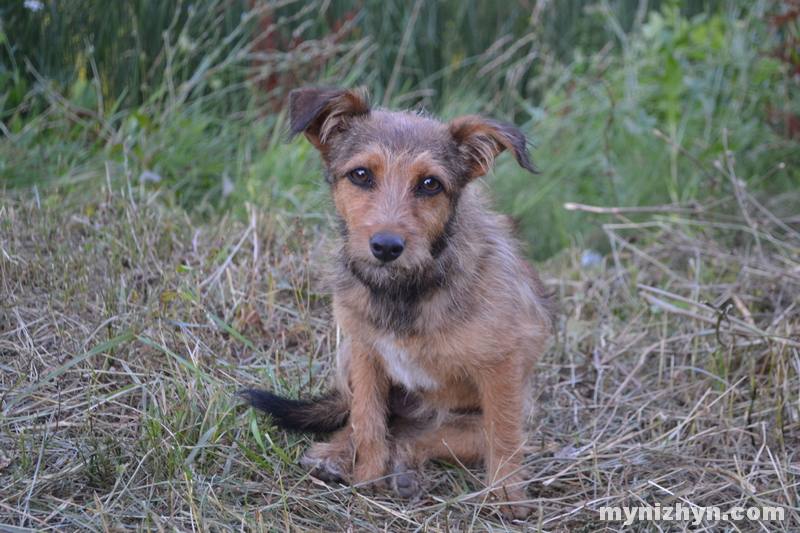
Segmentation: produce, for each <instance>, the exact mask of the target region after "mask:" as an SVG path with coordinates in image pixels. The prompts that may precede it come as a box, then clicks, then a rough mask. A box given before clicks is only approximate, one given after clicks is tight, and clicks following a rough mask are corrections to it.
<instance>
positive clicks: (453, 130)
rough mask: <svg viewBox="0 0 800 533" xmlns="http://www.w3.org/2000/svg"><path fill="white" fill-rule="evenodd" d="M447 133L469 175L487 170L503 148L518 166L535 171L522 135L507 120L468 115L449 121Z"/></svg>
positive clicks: (473, 176) (474, 176)
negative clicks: (453, 142) (462, 159)
mask: <svg viewBox="0 0 800 533" xmlns="http://www.w3.org/2000/svg"><path fill="white" fill-rule="evenodd" d="M450 135H451V136H452V137H453V140H455V141H456V144H458V149H459V151H460V152H461V154H462V156H463V157H464V159H465V160H466V165H467V168H468V171H469V174H470V178H477V177H479V176H483V175H484V174H486V173H487V172H489V170H491V168H492V165H493V164H494V158H495V157H497V156H498V155H499V154H500V153H501V152H502V151H503V150H508V151H509V152H511V153H512V154H513V155H514V158H515V159H516V160H517V163H519V166H521V167H522V168H524V169H525V170H527V171H528V172H531V173H533V174H536V170H535V169H534V168H533V163H531V160H530V156H529V155H528V148H527V146H526V141H525V135H523V134H522V132H521V131H519V129H517V128H516V127H515V126H512V125H511V124H507V123H505V122H501V121H499V120H493V119H490V118H484V117H479V116H477V115H468V116H466V117H461V118H457V119H455V120H453V121H452V122H450Z"/></svg>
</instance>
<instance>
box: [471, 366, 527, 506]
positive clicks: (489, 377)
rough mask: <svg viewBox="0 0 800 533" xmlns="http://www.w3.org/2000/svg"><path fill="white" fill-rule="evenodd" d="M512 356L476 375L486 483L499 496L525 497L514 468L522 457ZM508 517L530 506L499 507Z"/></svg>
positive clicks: (517, 377) (519, 385)
mask: <svg viewBox="0 0 800 533" xmlns="http://www.w3.org/2000/svg"><path fill="white" fill-rule="evenodd" d="M514 362H515V358H513V357H509V358H507V359H506V360H505V361H503V362H502V363H500V364H498V365H496V366H494V367H493V368H492V369H491V371H487V372H486V373H484V374H483V375H482V376H480V378H479V387H480V392H481V407H482V410H483V430H484V432H485V433H486V442H487V446H486V476H487V479H486V481H487V485H490V486H492V487H493V489H492V492H493V493H494V494H495V495H496V496H497V497H498V498H499V499H501V500H506V501H511V502H515V501H520V500H524V499H525V484H524V482H523V478H522V475H520V473H519V472H518V470H519V469H520V461H521V460H522V456H523V453H522V445H523V436H522V396H523V389H524V387H523V377H522V372H521V371H520V369H518V368H517V365H515V364H513V363H514ZM502 512H503V514H504V515H505V516H506V517H507V518H510V519H524V518H527V517H528V515H530V512H531V510H530V509H529V508H527V507H523V506H520V505H508V506H504V507H503V508H502Z"/></svg>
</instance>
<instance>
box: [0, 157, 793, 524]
mask: <svg viewBox="0 0 800 533" xmlns="http://www.w3.org/2000/svg"><path fill="white" fill-rule="evenodd" d="M722 170H725V172H726V173H728V174H730V178H731V181H730V183H733V184H734V185H733V186H731V187H732V188H731V187H729V190H735V194H732V195H731V196H730V197H721V198H720V200H718V201H717V202H716V204H715V205H686V206H668V207H665V208H661V209H660V211H661V212H660V213H658V212H656V213H654V214H652V216H651V217H650V218H648V219H646V220H639V221H638V222H636V223H634V222H631V221H628V220H626V219H624V218H623V217H624V216H625V215H626V213H620V212H618V213H616V214H613V216H614V217H616V220H615V221H614V222H613V223H609V224H606V225H604V226H603V227H604V229H605V230H606V232H607V233H608V235H609V237H610V238H611V241H612V243H613V247H614V252H612V253H611V254H609V255H608V256H606V257H604V258H603V260H602V261H601V262H599V264H592V262H591V261H589V262H588V263H587V261H582V258H581V255H580V253H579V251H574V250H573V251H570V252H567V253H564V254H562V255H560V256H558V257H557V258H555V259H553V260H551V261H550V262H549V263H548V264H547V265H545V266H544V268H543V270H544V272H545V276H546V277H547V278H549V283H550V285H551V286H552V287H553V288H554V289H556V291H557V292H558V294H559V297H560V301H561V305H562V311H563V314H562V317H563V318H562V322H561V325H560V328H559V332H558V336H557V341H556V342H555V343H554V346H553V347H552V349H551V350H549V351H548V352H547V355H546V356H545V357H544V359H543V360H542V361H541V362H540V372H539V375H540V381H541V385H542V386H541V388H540V394H539V397H538V399H537V401H536V403H535V406H536V410H535V412H534V413H532V417H531V422H532V423H531V427H532V429H531V432H530V442H529V444H530V449H531V453H530V455H529V456H528V460H527V462H526V468H527V470H526V471H527V472H528V474H529V477H530V479H531V484H530V488H529V494H530V496H531V499H532V503H533V505H534V506H535V507H536V509H537V511H536V513H535V515H534V517H533V518H532V519H531V520H530V521H529V523H527V524H504V523H503V522H502V521H501V520H500V519H499V518H498V517H497V516H496V515H494V514H492V513H491V507H490V506H487V505H485V502H484V497H485V496H484V495H485V492H484V491H482V487H481V486H480V484H479V483H477V482H476V481H475V479H476V478H475V474H476V472H473V471H470V470H467V469H464V468H459V467H456V466H452V465H451V466H448V465H442V464H437V465H433V466H432V467H431V468H430V469H429V471H428V473H429V474H430V480H431V481H430V490H429V497H428V498H427V499H424V500H423V501H421V502H419V503H417V504H415V505H414V506H409V505H407V504H406V503H404V502H399V501H395V500H394V499H393V498H392V497H391V496H390V495H387V494H372V493H370V492H367V491H363V490H360V489H358V488H355V489H353V488H349V487H339V486H328V485H325V484H323V483H321V482H318V481H315V480H313V479H309V478H308V477H307V476H306V475H305V474H304V472H302V471H301V470H300V468H298V467H297V466H296V463H297V459H298V458H299V456H300V455H301V453H302V451H303V449H304V448H305V447H306V445H307V444H308V442H309V439H310V437H307V436H302V435H292V434H285V433H283V432H280V431H276V430H274V429H272V428H269V427H268V425H267V424H266V423H265V422H264V420H263V419H262V417H260V416H258V415H256V414H254V413H253V412H251V411H250V410H248V409H245V408H243V407H242V406H241V405H240V403H239V402H238V401H237V399H236V398H235V396H234V392H235V391H236V390H237V389H240V388H244V387H249V386H253V385H258V384H261V385H264V386H268V387H271V388H273V389H277V390H278V391H279V392H283V393H289V394H299V395H307V394H312V393H314V392H316V391H318V390H320V389H321V388H323V387H324V378H325V376H326V374H327V372H328V371H329V369H330V361H331V355H332V353H333V352H334V350H335V345H336V342H337V338H336V330H335V329H333V326H332V324H331V318H330V313H329V300H328V298H327V297H326V296H324V288H322V286H321V284H320V283H319V282H318V281H317V280H318V279H319V275H320V273H321V272H322V271H323V270H324V267H323V266H322V264H321V261H324V258H325V256H326V253H325V251H326V247H327V244H326V235H327V232H326V230H325V229H324V228H325V227H326V226H327V222H326V221H324V220H319V219H310V220H305V222H303V223H302V224H301V223H300V221H299V219H292V218H287V217H284V216H282V215H279V214H275V213H274V212H268V211H267V210H265V209H263V208H262V209H258V208H256V207H251V208H250V214H251V216H250V221H249V224H247V225H243V224H241V223H237V222H234V221H230V220H228V219H226V218H222V219H220V220H214V221H212V222H211V223H203V224H200V223H196V222H194V221H193V220H192V219H191V218H190V217H188V216H186V215H185V214H184V213H182V212H180V211H178V210H175V209H173V208H168V207H165V206H164V204H163V203H162V202H160V201H159V199H158V197H157V195H154V194H152V193H150V192H147V191H144V190H136V189H134V190H131V189H130V187H123V188H121V189H113V190H109V189H110V187H109V186H106V187H104V188H103V190H98V191H96V192H94V193H84V194H81V195H75V194H70V195H62V194H59V193H58V191H49V192H47V193H42V192H35V193H34V192H31V193H25V194H11V193H8V192H6V193H3V194H2V196H0V198H1V199H2V202H1V203H0V369H1V370H2V371H1V372H0V402H2V403H0V407H1V408H2V412H1V413H0V428H1V429H2V432H0V531H3V532H5V531H28V530H49V531H129V530H130V531H140V530H141V531H143V530H146V531H187V532H188V531H362V530H363V531H373V530H374V531H443V532H444V531H504V530H513V531H518V530H519V531H525V530H527V531H535V530H539V529H541V530H543V531H606V530H607V531H623V530H636V531H685V530H692V531H792V530H793V531H797V528H798V527H800V502H799V501H798V493H799V492H800V491H799V490H798V487H800V466H798V465H800V459H798V454H800V336H798V335H799V334H800V234H798V231H800V220H798V219H797V217H795V218H794V219H791V218H789V219H787V218H784V219H779V218H778V217H777V216H776V215H773V214H772V211H770V210H768V208H769V209H773V206H766V207H765V206H761V205H760V204H757V203H756V202H755V200H754V199H753V198H752V197H750V196H749V195H748V193H747V190H746V189H745V188H744V187H742V186H741V184H740V182H738V181H737V180H736V179H735V176H733V175H732V169H722ZM111 174H112V176H111V177H112V178H113V177H114V171H113V169H112V172H111ZM723 175H724V174H723ZM109 183H111V180H110V181H109ZM721 190H722V189H721ZM795 200H796V198H795ZM737 206H738V207H737ZM572 207H573V208H575V207H577V208H581V206H572ZM734 208H735V209H734ZM583 209H588V208H586V207H583ZM594 210H595V211H598V210H597V209H594ZM599 211H601V212H604V211H606V212H607V210H599ZM776 212H778V211H776ZM724 213H727V214H724ZM638 216H641V215H638ZM584 259H585V258H584ZM667 501H671V502H673V503H674V502H677V501H680V502H683V503H684V504H693V505H699V506H719V507H720V508H722V509H723V510H727V509H728V508H730V507H733V506H742V507H750V506H771V505H775V506H783V507H785V509H786V519H785V520H784V521H783V522H761V523H759V522H752V521H747V520H744V521H741V522H719V523H717V522H714V521H707V520H706V521H703V522H702V523H701V524H698V525H693V524H691V523H687V522H682V521H680V522H670V523H664V522H647V521H643V522H635V523H634V524H633V525H631V526H630V527H626V526H623V524H622V523H620V522H600V521H599V514H598V512H597V509H598V508H599V507H600V506H603V505H609V506H610V505H632V506H639V505H643V504H644V503H648V504H650V505H653V504H654V503H655V502H667Z"/></svg>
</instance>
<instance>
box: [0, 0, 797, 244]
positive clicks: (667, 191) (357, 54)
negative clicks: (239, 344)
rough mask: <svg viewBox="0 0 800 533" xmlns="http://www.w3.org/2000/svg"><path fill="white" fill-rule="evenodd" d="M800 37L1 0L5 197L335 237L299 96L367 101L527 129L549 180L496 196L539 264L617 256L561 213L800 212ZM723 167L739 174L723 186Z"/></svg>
mask: <svg viewBox="0 0 800 533" xmlns="http://www.w3.org/2000/svg"><path fill="white" fill-rule="evenodd" d="M799 21H800V1H798V0H782V1H765V0H757V1H745V0H730V1H699V0H698V1H684V2H678V1H674V0H673V1H660V2H659V1H650V2H648V1H646V0H619V1H617V2H609V1H608V0H600V1H597V0H564V1H559V2H556V1H555V0H514V1H512V0H501V1H495V2H491V3H487V2H478V1H472V0H467V1H455V0H414V1H397V0H391V1H385V0H381V1H378V0H361V1H357V2H346V1H343V0H323V1H320V2H301V1H297V0H280V1H270V2H268V1H259V0H195V1H193V2H188V1H175V2H162V1H156V0H120V1H118V2H102V1H97V0H70V1H58V0H41V1H34V0H25V1H23V0H12V1H10V2H9V1H7V2H4V3H3V6H2V7H0V129H1V130H2V131H0V138H1V139H2V140H0V186H2V187H4V188H18V187H34V186H35V187H37V188H44V187H47V188H49V190H51V191H56V194H55V195H50V196H48V198H50V199H51V200H49V201H59V200H58V199H59V198H62V199H66V198H69V199H71V201H74V200H75V199H76V198H77V199H80V198H81V192H82V191H91V190H96V188H97V186H98V183H106V182H109V183H111V184H113V186H115V187H118V188H127V189H128V190H130V191H133V190H137V189H138V190H141V191H151V190H158V192H159V195H158V199H159V201H163V202H166V203H169V204H170V205H174V206H177V207H180V208H184V209H186V211H187V213H188V214H189V215H190V216H192V217H205V216H210V215H213V214H215V213H218V212H220V211H221V210H229V211H230V212H232V213H233V214H234V215H235V216H241V217H244V216H245V213H246V206H245V204H246V203H247V202H249V203H251V204H257V205H262V206H269V207H270V208H271V209H275V210H282V211H286V212H289V213H293V214H298V215H302V216H303V217H306V218H310V219H313V218H315V217H318V218H319V220H320V223H321V224H323V223H324V222H325V218H326V215H325V213H326V212H327V210H328V207H327V206H326V204H325V200H324V196H325V188H324V187H323V185H322V183H321V182H322V179H321V175H322V174H321V166H320V163H319V161H318V158H317V157H316V154H314V153H313V150H312V149H311V148H310V147H309V146H308V144H307V143H305V142H303V141H302V139H300V140H296V141H294V142H292V143H291V144H290V145H288V146H286V145H284V144H283V137H284V136H283V133H284V131H285V130H284V122H285V114H284V109H285V102H286V98H287V95H288V92H289V91H290V90H291V89H293V88H295V87H298V86H301V85H306V84H325V85H342V86H355V85H366V86H367V87H368V88H369V89H370V91H371V93H372V95H373V99H374V101H375V102H376V103H378V104H380V105H384V106H388V107H399V108H418V107H424V108H425V109H427V110H429V111H432V112H434V113H436V114H438V115H439V116H441V117H442V118H443V119H450V118H453V117H454V116H456V115H458V114H463V113H468V112H470V113H472V112H474V113H482V114H487V115H491V116H494V117H497V118H501V119H504V120H507V121H511V122H514V123H515V124H517V125H519V126H520V127H521V128H522V129H523V130H524V131H525V132H526V134H527V135H528V136H529V138H530V139H531V140H532V142H533V148H532V154H533V157H534V160H535V161H536V162H537V167H538V168H539V169H540V171H541V173H540V174H539V175H537V176H535V177H531V176H530V175H528V174H526V173H525V172H524V171H522V170H521V169H519V168H517V167H516V166H515V164H514V162H513V160H512V159H511V158H508V157H504V158H501V159H500V161H499V164H498V166H497V167H496V169H495V172H494V174H493V175H491V176H489V177H488V178H487V180H486V181H487V182H488V184H489V187H490V188H491V189H492V191H493V194H494V197H495V199H496V201H497V203H498V204H499V205H498V208H499V209H501V210H503V211H505V212H507V213H509V214H511V215H512V216H514V217H515V218H516V219H517V220H518V221H519V226H520V232H521V234H522V237H523V238H524V239H525V240H526V241H527V242H529V243H530V246H531V249H530V251H531V255H532V256H534V257H536V258H539V259H543V258H546V257H549V256H550V255H552V254H554V253H556V252H557V251H558V250H560V249H563V248H565V247H569V246H575V245H577V246H580V247H586V248H595V249H599V250H600V251H603V250H604V247H605V246H607V244H606V243H605V239H604V236H603V234H602V231H600V230H598V229H597V227H596V226H595V225H594V224H592V223H591V222H592V219H591V217H589V216H588V215H587V214H585V213H582V212H579V211H567V210H565V209H564V208H563V204H564V203H565V202H578V203H583V204H592V205H597V206H622V207H632V206H649V205H662V204H681V205H683V206H691V205H693V202H697V201H701V200H705V199H708V198H709V197H713V196H715V195H720V194H723V193H724V192H726V191H730V190H732V188H733V180H734V179H738V180H744V182H746V183H747V184H748V186H749V187H750V189H751V192H754V193H755V194H756V195H757V196H758V197H759V198H761V199H762V201H763V202H766V203H767V204H768V206H769V208H770V209H772V210H773V211H774V212H776V213H777V214H778V215H791V214H796V213H797V211H798V209H797V206H798V205H800V170H798V163H799V162H800V149H799V148H800V145H799V144H798V141H800V98H798V96H799V95H800V58H799V57H798V50H800V40H798V33H800V22H799ZM726 149H727V150H728V151H730V152H731V154H732V155H733V156H734V157H735V161H736V175H735V176H731V175H726V174H725V173H724V172H721V171H720V170H719V169H717V168H715V162H716V161H723V160H724V158H723V154H724V151H725V150H726ZM779 163H785V167H784V168H781V169H778V168H777V165H778V164H779ZM726 172H728V171H727V170H726ZM728 174H729V172H728ZM59 194H60V195H61V196H59ZM631 217H633V218H634V219H635V215H631Z"/></svg>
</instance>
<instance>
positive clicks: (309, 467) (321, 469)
mask: <svg viewBox="0 0 800 533" xmlns="http://www.w3.org/2000/svg"><path fill="white" fill-rule="evenodd" d="M300 466H302V467H303V468H304V469H305V470H306V471H308V473H309V474H310V475H311V476H313V477H315V478H317V479H319V480H322V481H325V482H327V483H330V482H336V483H342V484H344V485H348V484H350V479H349V476H348V473H347V470H346V469H345V468H344V466H343V465H342V464H341V463H340V462H339V461H336V460H333V459H331V458H323V459H318V458H315V457H309V456H308V455H306V456H305V457H303V458H302V459H300Z"/></svg>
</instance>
